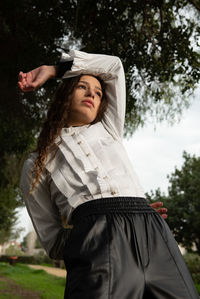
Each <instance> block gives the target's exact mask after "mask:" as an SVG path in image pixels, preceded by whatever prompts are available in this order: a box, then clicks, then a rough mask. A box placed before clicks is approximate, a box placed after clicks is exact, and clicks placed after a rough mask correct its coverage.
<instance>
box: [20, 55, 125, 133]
mask: <svg viewBox="0 0 200 299" xmlns="http://www.w3.org/2000/svg"><path fill="white" fill-rule="evenodd" d="M80 74H91V75H95V76H100V77H101V78H102V79H103V80H104V82H105V83H106V95H107V98H108V109H107V111H106V113H105V117H104V119H103V121H102V122H103V124H104V126H105V128H106V129H107V130H108V131H109V133H110V134H112V135H113V137H114V138H117V139H118V138H122V137H123V127H124V119H125V102H126V95H125V77H124V70H123V66H122V63H121V61H120V59H119V58H118V57H116V56H110V55H102V54H88V53H85V52H81V51H76V50H71V51H70V52H69V54H65V53H64V54H63V55H62V57H61V62H60V64H59V65H58V66H57V67H56V66H45V65H44V66H41V67H39V68H36V69H34V70H32V71H30V72H28V73H22V72H20V74H19V82H18V85H19V87H20V89H21V90H22V91H24V92H26V91H32V90H34V89H36V88H38V87H40V86H41V85H43V84H44V83H45V82H46V81H47V80H48V79H50V78H52V77H55V76H57V77H60V78H61V77H62V78H63V79H64V78H69V77H75V76H78V75H80Z"/></svg>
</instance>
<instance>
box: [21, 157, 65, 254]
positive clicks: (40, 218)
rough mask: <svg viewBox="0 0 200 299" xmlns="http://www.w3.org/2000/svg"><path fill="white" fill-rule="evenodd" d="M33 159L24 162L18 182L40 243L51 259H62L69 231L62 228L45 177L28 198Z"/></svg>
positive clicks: (42, 177)
mask: <svg viewBox="0 0 200 299" xmlns="http://www.w3.org/2000/svg"><path fill="white" fill-rule="evenodd" d="M33 165H34V161H33V159H31V158H29V159H27V160H26V161H25V163H24V166H23V169H22V174H21V181H20V188H21V191H22V194H23V198H24V201H25V204H26V207H27V210H28V213H29V216H30V218H31V220H32V223H33V226H34V228H35V230H36V232H37V235H38V237H39V239H40V242H41V244H42V246H43V247H44V249H45V250H46V252H47V254H48V255H49V256H50V258H52V259H63V252H64V245H65V241H66V240H67V238H68V236H69V233H70V230H69V229H65V228H64V227H63V226H62V220H61V216H60V213H59V211H58V208H57V207H56V205H54V204H53V201H52V200H51V194H50V191H49V184H48V183H47V177H46V176H44V175H43V174H42V175H41V177H40V181H39V183H38V185H37V186H36V188H35V189H34V191H33V192H32V193H31V194H30V195H29V196H28V198H27V194H28V193H29V188H30V182H31V169H32V167H33Z"/></svg>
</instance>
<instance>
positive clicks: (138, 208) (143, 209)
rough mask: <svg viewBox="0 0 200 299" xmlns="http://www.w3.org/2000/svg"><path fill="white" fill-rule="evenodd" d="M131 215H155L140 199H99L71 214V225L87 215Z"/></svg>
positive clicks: (81, 206)
mask: <svg viewBox="0 0 200 299" xmlns="http://www.w3.org/2000/svg"><path fill="white" fill-rule="evenodd" d="M133 213H155V210H154V209H153V208H151V206H150V205H149V204H148V203H147V201H146V199H145V198H142V197H107V198H99V199H96V200H90V201H88V202H85V203H83V204H81V205H79V206H78V207H77V208H76V209H75V210H74V211H73V213H72V223H75V222H79V221H80V218H83V217H86V216H89V215H100V214H133Z"/></svg>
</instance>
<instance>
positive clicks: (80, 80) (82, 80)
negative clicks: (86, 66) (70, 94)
mask: <svg viewBox="0 0 200 299" xmlns="http://www.w3.org/2000/svg"><path fill="white" fill-rule="evenodd" d="M79 82H82V83H85V84H86V85H89V83H88V82H87V81H83V80H80V81H79ZM79 82H78V83H79ZM95 88H97V89H99V90H101V92H103V91H102V89H101V88H100V87H98V86H95Z"/></svg>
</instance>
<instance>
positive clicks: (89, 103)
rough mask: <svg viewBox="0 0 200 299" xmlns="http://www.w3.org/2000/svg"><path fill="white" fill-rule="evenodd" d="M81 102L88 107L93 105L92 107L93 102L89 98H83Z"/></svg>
mask: <svg viewBox="0 0 200 299" xmlns="http://www.w3.org/2000/svg"><path fill="white" fill-rule="evenodd" d="M82 103H84V104H86V105H87V106H89V107H93V108H94V103H93V101H91V100H84V101H82Z"/></svg>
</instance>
